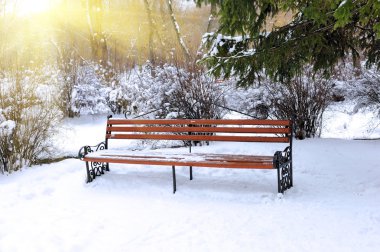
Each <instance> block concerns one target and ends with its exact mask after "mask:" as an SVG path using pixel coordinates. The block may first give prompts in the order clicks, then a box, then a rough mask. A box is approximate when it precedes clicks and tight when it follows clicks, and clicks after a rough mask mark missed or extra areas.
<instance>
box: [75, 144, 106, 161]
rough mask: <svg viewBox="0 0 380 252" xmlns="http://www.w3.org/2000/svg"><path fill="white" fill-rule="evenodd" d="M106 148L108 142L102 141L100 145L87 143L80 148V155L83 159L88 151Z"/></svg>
mask: <svg viewBox="0 0 380 252" xmlns="http://www.w3.org/2000/svg"><path fill="white" fill-rule="evenodd" d="M104 149H107V148H106V142H101V143H99V144H98V145H94V146H89V145H85V146H83V147H82V148H80V149H79V152H78V157H79V159H80V160H83V158H84V157H85V156H86V155H87V154H88V153H91V152H95V151H98V150H104Z"/></svg>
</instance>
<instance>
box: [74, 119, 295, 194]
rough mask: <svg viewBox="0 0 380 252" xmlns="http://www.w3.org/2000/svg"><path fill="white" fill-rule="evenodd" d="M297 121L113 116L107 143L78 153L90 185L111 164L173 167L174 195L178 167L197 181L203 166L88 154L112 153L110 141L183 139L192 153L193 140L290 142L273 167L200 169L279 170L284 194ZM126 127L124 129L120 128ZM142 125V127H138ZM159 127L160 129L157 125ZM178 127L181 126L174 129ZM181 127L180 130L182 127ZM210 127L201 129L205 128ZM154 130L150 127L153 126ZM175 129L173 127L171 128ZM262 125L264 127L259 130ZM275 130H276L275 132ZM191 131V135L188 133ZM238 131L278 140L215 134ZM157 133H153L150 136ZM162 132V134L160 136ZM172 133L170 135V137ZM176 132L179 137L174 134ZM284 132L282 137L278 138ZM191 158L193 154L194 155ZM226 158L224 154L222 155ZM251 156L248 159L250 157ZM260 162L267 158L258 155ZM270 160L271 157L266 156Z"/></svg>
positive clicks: (290, 174) (290, 171)
mask: <svg viewBox="0 0 380 252" xmlns="http://www.w3.org/2000/svg"><path fill="white" fill-rule="evenodd" d="M293 121H294V120H252V119H243V120H222V119H217V120H208V119H196V120H190V119H183V120H182V119H173V120H160V119H157V120H128V119H112V116H108V117H107V129H106V139H105V141H103V142H101V143H99V144H98V145H95V146H89V145H86V146H83V147H82V148H81V149H80V150H79V153H78V156H79V158H80V159H81V160H82V161H85V162H86V172H87V180H86V182H87V183H89V182H92V181H93V180H94V179H95V178H96V177H97V176H101V175H103V174H104V173H105V172H106V171H110V168H109V163H122V164H145V165H171V166H172V177H173V193H175V192H176V189H177V188H176V175H175V166H189V175H190V180H192V179H193V166H199V165H197V163H196V162H195V163H191V162H190V163H188V162H187V163H185V164H184V163H180V162H177V161H168V162H165V163H164V164H163V163H162V162H161V163H160V162H156V161H151V160H149V159H146V161H143V162H142V161H141V160H140V161H139V162H136V161H135V160H132V159H131V160H129V159H128V158H124V159H112V158H109V157H108V158H99V157H98V158H94V157H92V158H91V157H88V154H90V153H94V152H98V151H101V150H108V140H109V139H158V140H182V141H186V142H187V143H189V152H190V153H191V150H192V149H191V148H192V145H193V143H192V142H193V141H207V142H208V141H235V142H277V143H289V146H287V147H286V148H285V149H284V150H283V151H276V152H275V153H274V155H273V160H271V161H272V165H271V166H270V167H269V166H268V165H264V164H262V163H261V164H260V163H257V165H252V164H250V166H249V167H248V166H247V167H238V166H237V165H235V164H234V165H233V166H232V167H231V166H230V167H228V166H227V167H226V166H225V165H221V164H219V163H218V164H211V163H210V166H208V165H207V164H203V165H201V166H200V167H214V168H215V167H216V168H247V169H277V184H278V193H284V191H286V190H287V189H289V188H291V187H292V186H293V167H292V163H293V162H292V145H293V144H292V143H293V129H292V126H293V125H294V124H293ZM125 124H128V125H129V124H130V125H129V126H130V128H129V127H125ZM229 124H233V125H239V126H243V125H248V126H252V125H253V126H256V127H255V128H254V129H251V130H250V129H249V128H237V127H235V128H234V127H232V128H230V127H228V128H227V127H223V126H222V127H212V125H227V126H229ZM120 125H122V127H120ZM131 125H132V126H131ZM137 125H139V126H137ZM157 125H158V126H157ZM174 125H177V126H176V127H174ZM178 125H180V127H179V126H178ZM202 125H203V126H205V125H207V126H206V127H201V126H202ZM265 125H266V126H271V128H268V127H266V128H262V127H263V126H265ZM148 126H149V127H150V128H149V127H148ZM171 126H173V127H171ZM257 126H260V127H261V128H260V127H257ZM271 129H272V130H271ZM187 131H188V132H187ZM225 131H227V132H229V133H231V132H232V133H233V132H237V133H242V132H243V133H249V134H252V133H251V131H254V132H255V133H257V134H262V133H264V134H271V135H275V137H267V136H260V135H259V136H231V135H229V136H222V135H220V136H219V135H215V133H221V132H225ZM153 132H154V133H155V134H150V133H153ZM157 132H159V133H160V134H161V135H160V134H157ZM169 133H170V135H169ZM172 133H175V134H172ZM279 133H281V134H282V136H278V134H279ZM139 153H141V154H142V155H144V152H143V151H142V152H139ZM190 155H191V154H190ZM221 155H223V154H221ZM247 157H248V156H247ZM255 157H257V158H258V159H260V158H261V157H264V156H255ZM266 157H267V156H266Z"/></svg>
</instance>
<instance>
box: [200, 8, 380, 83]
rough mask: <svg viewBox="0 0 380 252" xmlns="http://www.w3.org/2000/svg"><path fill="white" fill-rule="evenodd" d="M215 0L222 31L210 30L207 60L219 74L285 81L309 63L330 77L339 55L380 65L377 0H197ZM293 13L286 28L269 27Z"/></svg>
mask: <svg viewBox="0 0 380 252" xmlns="http://www.w3.org/2000/svg"><path fill="white" fill-rule="evenodd" d="M197 3H198V5H201V4H210V3H211V4H216V5H217V6H218V9H219V13H218V14H219V22H220V27H219V30H218V32H216V33H209V34H206V35H205V41H206V45H207V46H208V48H209V51H208V54H206V56H205V58H204V59H203V61H204V62H206V64H207V65H208V66H209V67H210V69H211V72H212V73H213V74H214V75H216V76H223V77H226V78H228V77H229V76H232V75H233V76H238V77H239V79H240V82H239V84H240V85H243V86H244V85H250V84H252V83H253V81H255V80H257V79H258V78H259V76H260V73H262V72H265V74H266V75H268V76H269V77H271V78H272V79H273V80H276V81H281V82H286V81H289V80H290V79H292V78H293V77H294V76H297V75H299V74H300V73H301V72H302V69H303V67H304V66H305V65H308V64H311V65H312V66H313V69H314V71H315V72H317V71H321V72H322V73H323V74H324V75H325V76H328V75H329V74H330V73H331V70H332V67H333V66H334V65H335V64H336V63H337V62H338V61H340V60H342V59H343V60H344V59H347V58H350V59H351V60H353V61H354V62H359V61H358V58H359V57H360V55H364V56H365V59H366V63H367V66H370V65H373V64H375V65H377V67H380V40H379V38H380V22H379V20H380V2H379V1H377V0H356V1H354V0H344V1H342V0H308V1H303V0H301V1H299V0H297V1H295V0H280V1H273V0H257V1H252V0H197ZM284 13H292V15H293V18H292V20H290V21H289V22H288V23H287V24H286V25H283V26H281V27H270V26H269V25H268V23H269V21H270V20H272V19H273V18H275V17H276V16H278V15H281V14H284Z"/></svg>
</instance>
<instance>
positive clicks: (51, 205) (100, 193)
mask: <svg viewBox="0 0 380 252" xmlns="http://www.w3.org/2000/svg"><path fill="white" fill-rule="evenodd" d="M340 118H341V117H336V120H337V121H339V120H340ZM105 120H106V118H105V116H103V117H102V116H87V117H82V118H76V119H71V120H66V121H65V123H64V125H65V127H64V129H65V130H63V131H62V133H61V134H62V135H61V137H59V136H56V138H59V139H60V141H58V142H56V143H57V145H59V146H65V148H64V150H62V151H65V152H66V153H73V154H74V153H76V152H77V151H78V150H79V148H80V147H81V146H82V145H84V144H97V143H98V142H100V141H102V140H104V139H103V138H104V134H105ZM328 130H332V129H330V128H328ZM348 130H349V129H348ZM350 135H353V136H355V134H353V133H352V134H350ZM63 136H66V137H63ZM115 142H116V140H115ZM110 144H111V145H112V144H113V142H111V143H110ZM115 146H117V144H116V143H115ZM379 146H380V141H379V140H372V141H363V140H346V139H331V138H325V139H308V140H303V141H294V187H293V188H292V189H290V190H288V191H287V192H286V193H285V194H284V195H279V194H277V193H276V191H277V184H276V183H277V182H276V171H275V170H265V171H263V170H244V169H242V170H238V169H207V168H194V180H193V181H190V180H189V176H188V168H185V167H182V168H180V167H179V168H178V169H177V192H176V194H175V195H173V194H172V180H171V168H170V167H165V166H144V165H117V164H111V167H110V168H111V172H109V173H107V174H106V175H104V176H101V177H98V178H97V179H96V180H95V181H93V182H92V183H89V184H86V183H85V164H84V162H82V161H80V160H78V159H67V160H64V161H61V162H58V163H53V164H48V165H41V166H33V167H31V168H27V169H23V170H22V171H21V172H16V173H13V174H11V175H8V176H5V175H3V176H0V195H1V200H0V209H1V215H0V227H1V228H0V251H2V252H3V251H4V252H8V251H12V252H13V251H28V252H33V251H38V252H40V251H49V252H50V251H264V250H268V251H278V250H279V251H306V250H307V251H326V250H328V251H379V250H380V239H379V237H380V200H379V195H380V180H379V179H378V178H379V176H380V169H379V162H378V151H379ZM282 147H283V146H282V145H281V144H280V145H279V144H260V143H258V144H254V143H253V144H247V143H241V144H239V143H212V144H211V145H210V146H202V147H195V148H193V152H199V153H207V152H210V151H213V152H214V153H226V152H227V153H240V154H247V153H256V154H262V155H264V154H273V151H274V150H278V149H281V148H282ZM170 151H171V152H173V153H177V152H185V151H187V149H186V150H185V149H171V150H170Z"/></svg>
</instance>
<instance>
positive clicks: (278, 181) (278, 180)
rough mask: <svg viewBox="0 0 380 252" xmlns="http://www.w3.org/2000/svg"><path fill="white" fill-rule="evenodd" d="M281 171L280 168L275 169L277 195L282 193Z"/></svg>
mask: <svg viewBox="0 0 380 252" xmlns="http://www.w3.org/2000/svg"><path fill="white" fill-rule="evenodd" d="M280 176H281V171H280V167H277V188H278V193H283V191H282V188H281V177H280Z"/></svg>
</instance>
